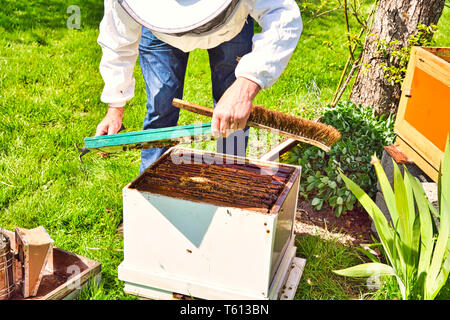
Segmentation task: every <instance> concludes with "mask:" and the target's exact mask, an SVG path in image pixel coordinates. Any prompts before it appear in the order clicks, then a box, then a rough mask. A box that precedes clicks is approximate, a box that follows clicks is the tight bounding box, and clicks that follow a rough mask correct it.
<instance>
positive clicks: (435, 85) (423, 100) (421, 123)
mask: <svg viewBox="0 0 450 320" xmlns="http://www.w3.org/2000/svg"><path fill="white" fill-rule="evenodd" d="M394 128H395V132H396V134H397V140H396V144H397V145H398V147H399V148H400V150H401V151H402V152H403V153H405V154H406V155H407V156H408V158H409V159H411V160H412V161H414V163H415V164H416V165H417V166H418V167H419V168H421V169H422V170H423V171H424V172H425V173H426V174H427V175H428V176H429V177H430V178H431V179H433V180H434V181H437V179H438V172H439V166H440V163H441V161H442V159H443V156H444V149H445V143H446V139H447V138H448V136H449V134H450V48H431V47H414V48H413V49H412V51H411V58H410V61H409V64H408V69H407V72H406V78H405V80H404V81H403V86H402V97H401V99H400V104H399V108H398V112H397V119H396V122H395V127H394Z"/></svg>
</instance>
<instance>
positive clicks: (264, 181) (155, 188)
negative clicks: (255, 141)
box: [130, 151, 294, 213]
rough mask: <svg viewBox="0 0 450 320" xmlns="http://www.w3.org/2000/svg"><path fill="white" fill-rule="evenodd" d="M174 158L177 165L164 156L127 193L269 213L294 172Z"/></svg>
mask: <svg viewBox="0 0 450 320" xmlns="http://www.w3.org/2000/svg"><path fill="white" fill-rule="evenodd" d="M177 156H178V157H179V159H180V160H182V162H181V163H176V162H177V161H173V160H172V158H171V157H170V156H169V155H168V154H167V155H165V156H163V157H162V158H160V160H159V161H158V162H156V163H155V164H153V165H152V166H150V167H149V168H147V170H145V172H144V173H143V174H142V175H141V176H140V177H139V178H138V179H137V180H135V181H133V182H132V183H131V185H130V189H137V190H138V191H145V192H151V193H156V194H160V195H164V196H170V197H174V198H180V199H185V200H192V201H200V202H206V203H211V204H214V205H221V206H229V207H235V208H241V209H246V210H250V211H256V212H260V213H269V212H270V211H271V210H272V208H273V207H274V205H275V204H276V202H277V200H278V199H279V197H280V195H281V194H282V192H283V190H284V189H285V187H286V184H287V182H288V181H289V180H290V178H291V175H292V174H293V172H294V169H293V168H291V167H287V166H283V165H279V166H277V167H274V166H268V165H258V164H255V163H250V162H249V161H248V160H242V161H236V160H233V161H232V162H230V161H228V160H227V158H226V157H224V158H222V156H220V155H219V154H217V155H215V158H214V160H213V161H212V163H206V161H205V159H204V158H201V159H195V158H194V154H190V153H187V152H181V151H179V152H178V154H177ZM207 162H210V161H207Z"/></svg>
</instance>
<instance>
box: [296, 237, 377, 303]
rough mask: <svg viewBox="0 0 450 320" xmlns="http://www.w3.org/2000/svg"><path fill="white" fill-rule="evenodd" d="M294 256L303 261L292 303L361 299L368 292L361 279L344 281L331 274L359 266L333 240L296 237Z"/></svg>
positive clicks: (354, 257) (350, 253) (346, 249)
mask: <svg viewBox="0 0 450 320" xmlns="http://www.w3.org/2000/svg"><path fill="white" fill-rule="evenodd" d="M295 242H296V246H297V254H296V255H297V257H301V258H304V259H306V265H305V269H304V271H303V275H302V278H301V280H300V283H299V286H298V289H297V292H296V294H295V298H294V299H295V300H349V299H361V298H362V296H363V295H364V294H365V293H366V292H367V291H368V289H367V287H366V280H365V279H356V278H347V277H342V276H339V275H337V274H335V273H333V272H332V270H338V269H343V268H348V267H351V266H355V265H357V264H360V263H362V262H363V261H364V260H363V258H362V257H361V256H360V254H359V253H358V252H357V251H356V250H355V249H354V248H352V247H349V246H346V245H343V244H342V243H340V242H339V241H338V240H337V239H335V238H333V239H329V240H328V239H327V240H326V239H323V238H321V237H320V236H313V235H309V234H305V235H300V236H297V237H296V241H295Z"/></svg>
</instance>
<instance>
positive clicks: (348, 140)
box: [281, 102, 395, 216]
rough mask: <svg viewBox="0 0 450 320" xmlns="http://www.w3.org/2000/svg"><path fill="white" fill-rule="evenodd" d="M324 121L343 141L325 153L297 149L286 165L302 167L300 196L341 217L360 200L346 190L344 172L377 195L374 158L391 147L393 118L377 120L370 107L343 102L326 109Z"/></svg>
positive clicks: (309, 148)
mask: <svg viewBox="0 0 450 320" xmlns="http://www.w3.org/2000/svg"><path fill="white" fill-rule="evenodd" d="M321 121H322V122H324V123H327V124H330V125H332V126H334V127H335V128H337V129H338V130H339V131H340V132H341V134H342V139H341V140H339V141H338V142H337V143H335V144H334V145H333V147H332V148H331V151H330V152H328V153H325V152H323V151H321V150H320V149H318V148H316V147H313V146H309V145H308V146H305V145H301V146H297V147H295V148H294V149H292V150H291V151H290V152H288V153H286V154H284V155H283V156H282V157H281V159H282V160H283V161H284V162H288V163H291V164H296V165H301V166H302V177H303V178H302V179H305V180H304V181H306V182H303V183H301V184H300V195H301V196H302V197H303V198H304V199H306V200H311V205H312V206H313V207H314V208H315V209H316V210H321V209H322V208H331V209H332V210H333V211H334V213H335V214H336V215H337V216H340V215H341V214H345V213H346V212H347V211H348V210H353V208H354V206H355V205H356V204H357V202H356V198H355V197H354V196H353V194H352V193H351V192H350V191H349V190H348V189H347V188H346V186H345V184H344V182H343V180H342V178H341V177H340V175H339V172H338V171H337V170H336V169H340V170H341V171H343V172H344V173H346V174H347V175H349V176H350V177H351V179H354V180H355V181H357V183H358V184H360V185H361V186H362V187H363V188H364V189H365V190H368V193H369V195H371V196H373V195H375V193H376V176H375V173H374V172H373V171H372V170H371V169H372V168H371V166H370V155H371V154H373V153H374V152H379V153H381V152H382V150H383V146H384V145H388V144H391V143H392V142H393V140H394V137H395V134H394V131H393V123H394V122H393V118H392V116H391V117H388V118H386V117H384V116H382V117H377V116H376V115H375V113H374V110H373V109H372V108H370V107H362V106H356V105H354V104H352V103H350V102H340V103H339V104H338V105H337V106H336V107H335V108H326V109H325V112H324V114H323V115H322V120H321Z"/></svg>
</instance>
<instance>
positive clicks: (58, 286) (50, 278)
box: [3, 230, 101, 300]
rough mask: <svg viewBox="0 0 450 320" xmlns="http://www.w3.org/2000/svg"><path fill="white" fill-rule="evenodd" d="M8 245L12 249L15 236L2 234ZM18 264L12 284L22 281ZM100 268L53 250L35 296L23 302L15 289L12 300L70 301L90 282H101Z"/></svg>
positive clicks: (83, 259)
mask: <svg viewBox="0 0 450 320" xmlns="http://www.w3.org/2000/svg"><path fill="white" fill-rule="evenodd" d="M3 232H4V233H5V234H6V235H7V236H8V237H9V239H10V241H11V249H12V250H13V251H15V250H16V248H15V244H16V241H15V233H14V232H11V231H8V230H3ZM21 274H22V272H21V265H20V262H18V261H17V260H16V269H15V274H14V276H15V282H16V283H17V282H19V281H20V280H21V277H22V275H21ZM100 277H101V264H100V263H99V262H96V261H93V260H90V259H88V258H85V257H82V256H79V255H77V254H74V253H71V252H68V251H65V250H62V249H59V248H55V247H53V252H52V259H51V261H49V263H47V265H46V267H45V269H44V270H43V272H42V281H41V283H40V285H39V289H38V291H37V295H36V296H35V297H29V298H27V299H24V298H23V296H22V294H21V292H20V289H19V288H17V289H16V291H15V292H14V294H13V296H12V297H11V300H71V299H75V298H76V297H77V296H78V294H79V293H80V290H81V289H82V288H83V287H84V286H85V285H86V284H87V283H88V281H89V280H93V281H96V282H98V281H100Z"/></svg>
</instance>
